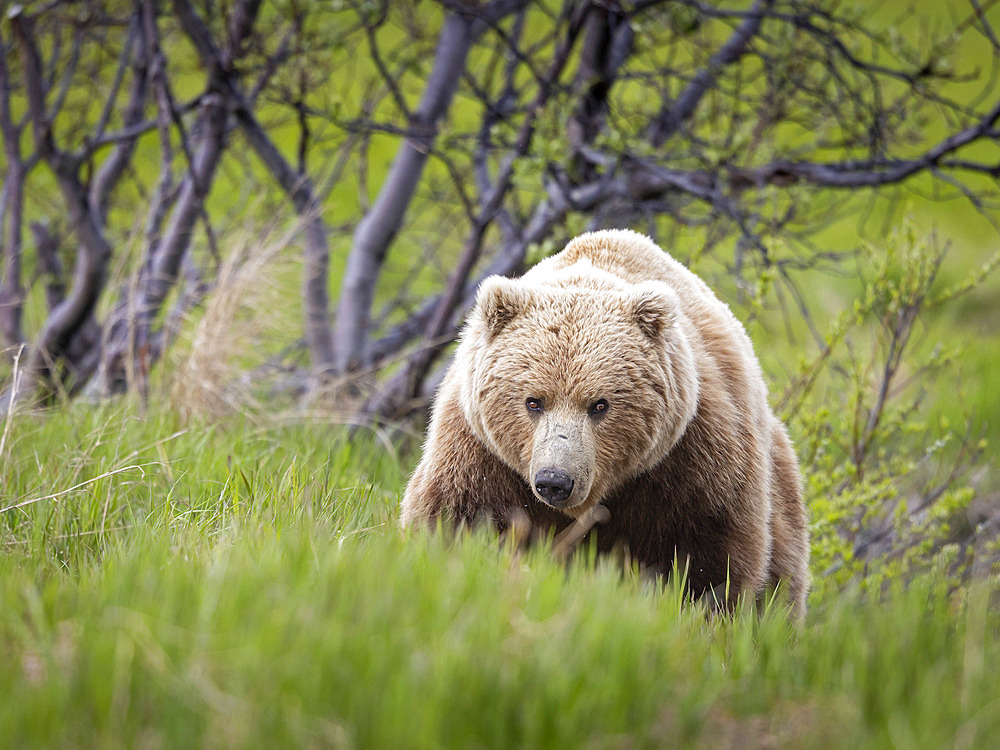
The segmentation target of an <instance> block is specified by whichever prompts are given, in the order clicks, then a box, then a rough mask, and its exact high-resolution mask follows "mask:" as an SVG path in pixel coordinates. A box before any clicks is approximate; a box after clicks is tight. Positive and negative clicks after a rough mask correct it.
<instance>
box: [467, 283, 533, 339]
mask: <svg viewBox="0 0 1000 750" xmlns="http://www.w3.org/2000/svg"><path fill="white" fill-rule="evenodd" d="M528 304H529V300H528V295H527V293H526V292H525V290H524V288H523V287H522V285H521V283H520V282H518V281H515V280H514V279H507V278H504V277H503V276H490V277H489V278H487V279H485V280H484V281H483V283H482V284H481V285H480V287H479V294H478V295H477V297H476V308H477V309H478V311H479V315H480V316H481V317H482V320H483V323H484V324H485V326H486V332H487V334H488V335H489V337H490V338H493V337H494V336H496V335H497V334H498V333H500V331H502V330H503V329H504V328H505V327H506V326H507V325H508V324H509V323H510V322H511V321H512V320H514V318H516V317H517V316H518V315H520V314H521V313H522V312H523V311H524V310H525V309H526V308H527V307H528Z"/></svg>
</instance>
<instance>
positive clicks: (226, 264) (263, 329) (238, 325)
mask: <svg viewBox="0 0 1000 750" xmlns="http://www.w3.org/2000/svg"><path fill="white" fill-rule="evenodd" d="M298 229H299V226H298V224H297V223H296V224H293V225H292V226H290V227H287V228H285V229H283V230H282V231H280V232H279V231H277V230H276V229H275V228H274V227H269V228H264V229H262V230H261V231H257V232H253V231H252V230H251V231H250V232H248V233H247V234H246V236H244V237H242V238H240V239H238V240H237V241H236V242H234V249H233V250H232V252H230V253H229V254H228V256H227V257H226V258H225V259H224V261H223V263H222V266H221V268H220V269H219V274H218V280H217V282H216V285H215V288H214V289H213V290H212V291H211V293H210V294H208V295H207V296H206V298H205V299H206V302H205V305H204V308H203V309H202V310H201V311H200V315H198V316H195V319H194V320H193V321H192V322H193V326H191V327H190V328H189V333H188V334H187V335H184V334H182V335H181V340H180V341H178V342H177V346H175V347H174V349H173V353H172V359H173V366H172V367H170V371H171V374H170V376H169V379H168V388H169V400H170V403H171V404H172V405H173V407H174V408H175V409H177V411H178V412H179V413H180V414H181V415H182V416H183V417H184V418H185V419H190V418H191V417H195V416H197V417H202V418H207V419H218V418H221V417H224V416H228V415H230V414H233V413H243V414H248V415H250V416H251V417H252V416H254V415H257V414H261V413H263V412H264V411H265V407H264V403H263V401H262V400H261V398H260V395H259V393H255V384H254V378H253V375H252V372H251V371H252V369H253V367H254V366H255V365H259V364H260V362H259V361H254V358H255V357H260V356H261V352H267V351H268V350H270V349H273V348H274V347H272V346H270V344H271V340H273V341H274V343H275V345H277V346H280V345H281V344H283V343H287V341H288V338H289V335H288V331H289V330H294V329H295V328H296V327H298V326H300V325H301V324H300V322H299V318H300V317H301V316H300V315H299V311H298V310H297V309H296V308H295V303H296V301H297V300H298V299H299V297H298V295H296V294H289V293H288V291H289V290H288V287H289V286H290V285H291V284H293V283H294V281H293V274H294V271H295V270H296V266H297V264H296V263H295V260H294V256H293V254H292V253H289V252H286V251H287V250H289V249H290V248H292V249H294V246H295V245H294V239H295V236H296V233H297V231H298Z"/></svg>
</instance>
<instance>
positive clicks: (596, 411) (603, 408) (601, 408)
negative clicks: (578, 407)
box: [589, 398, 608, 417]
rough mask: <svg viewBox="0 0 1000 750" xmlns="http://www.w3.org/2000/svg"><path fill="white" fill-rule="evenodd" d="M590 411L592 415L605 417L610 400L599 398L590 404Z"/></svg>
mask: <svg viewBox="0 0 1000 750" xmlns="http://www.w3.org/2000/svg"><path fill="white" fill-rule="evenodd" d="M589 411H590V416H592V417H603V416H604V415H605V414H607V412H608V402H607V401H605V400H604V399H603V398H602V399H599V400H597V401H595V402H594V403H592V404H591V405H590V409H589Z"/></svg>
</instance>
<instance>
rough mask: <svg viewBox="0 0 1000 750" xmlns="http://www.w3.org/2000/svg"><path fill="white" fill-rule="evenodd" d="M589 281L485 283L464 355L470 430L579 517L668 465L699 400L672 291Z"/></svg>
mask: <svg viewBox="0 0 1000 750" xmlns="http://www.w3.org/2000/svg"><path fill="white" fill-rule="evenodd" d="M585 276H587V278H586V281H585V283H576V282H575V280H574V279H573V278H572V276H565V277H564V278H563V279H562V280H561V283H558V284H530V283H528V282H526V281H518V280H511V279H505V278H501V277H491V278H489V279H487V280H486V281H485V282H484V283H483V284H482V286H481V287H480V290H479V296H478V299H477V302H476V308H475V310H474V313H473V315H472V317H471V319H470V323H469V327H468V328H467V330H466V331H465V333H464V334H463V341H462V348H463V350H464V351H463V352H462V353H461V354H460V356H459V358H458V361H460V362H461V363H462V364H463V366H465V367H466V369H465V371H464V372H463V373H462V386H461V401H462V408H463V410H464V412H465V416H466V418H467V419H468V421H469V423H470V425H471V426H472V429H473V430H474V431H475V433H476V434H477V435H478V437H479V438H480V439H481V440H483V441H484V442H485V443H486V444H487V445H488V446H489V447H490V448H491V450H493V451H494V452H495V453H496V455H498V456H499V457H500V459H501V460H502V461H504V463H506V464H507V465H508V466H510V467H511V468H512V469H514V470H515V471H517V472H518V473H519V474H520V475H521V476H522V477H523V478H524V479H525V481H526V482H528V484H529V485H530V487H531V489H532V492H533V493H534V494H535V497H536V498H537V499H538V500H539V501H541V502H543V503H547V504H548V505H551V506H552V507H555V508H557V509H559V510H561V511H562V512H564V513H566V514H567V515H570V516H573V517H578V516H580V515H581V514H583V513H584V512H585V511H586V510H588V509H589V508H591V507H593V506H594V505H595V504H597V503H599V502H600V501H601V500H602V498H603V497H604V496H605V495H606V494H607V493H608V492H609V491H610V490H612V489H614V488H615V486H616V485H618V484H620V483H621V482H623V481H625V480H626V479H628V478H630V477H633V476H635V475H637V474H639V473H641V472H642V471H643V470H645V469H648V468H651V467H652V466H655V465H656V464H657V463H659V462H660V461H661V460H662V459H663V457H664V456H666V454H667V453H668V452H669V450H670V449H671V447H672V446H673V445H674V444H675V443H676V442H677V440H678V439H680V437H681V435H682V434H683V432H684V429H685V427H686V426H687V424H688V422H689V421H690V420H691V418H692V417H693V416H694V412H695V408H696V405H697V400H698V379H697V374H696V371H695V365H694V356H693V354H692V350H691V346H690V344H689V337H688V336H687V335H686V334H685V328H686V326H688V325H690V324H689V323H688V321H687V319H686V318H685V317H684V316H683V314H682V312H681V310H680V309H679V301H678V298H677V295H676V294H675V293H674V291H673V290H672V289H670V287H669V286H667V285H666V284H663V283H660V282H646V283H642V284H637V285H629V284H625V283H624V282H623V281H621V280H620V279H617V278H615V277H610V276H608V277H606V278H599V277H598V275H596V274H593V273H589V274H585Z"/></svg>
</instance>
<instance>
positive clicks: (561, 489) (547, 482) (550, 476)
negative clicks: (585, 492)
mask: <svg viewBox="0 0 1000 750" xmlns="http://www.w3.org/2000/svg"><path fill="white" fill-rule="evenodd" d="M535 490H536V491H537V492H538V494H539V495H541V497H542V499H543V500H544V501H545V502H547V503H548V504H549V505H553V506H556V507H558V506H560V505H562V504H563V503H564V502H566V498H567V497H569V493H571V492H572V491H573V479H572V477H570V475H569V474H567V473H566V472H565V471H563V470H562V469H542V470H541V471H539V472H538V473H537V474H535Z"/></svg>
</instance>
